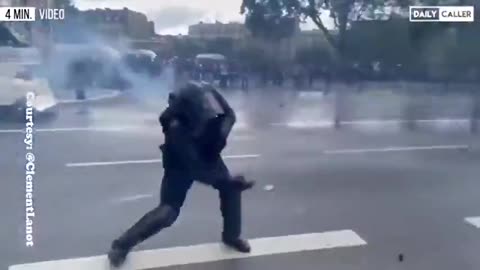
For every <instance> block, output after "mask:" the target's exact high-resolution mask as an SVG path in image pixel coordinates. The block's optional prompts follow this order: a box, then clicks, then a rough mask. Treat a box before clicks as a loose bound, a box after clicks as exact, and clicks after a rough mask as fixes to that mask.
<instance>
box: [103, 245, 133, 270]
mask: <svg viewBox="0 0 480 270" xmlns="http://www.w3.org/2000/svg"><path fill="white" fill-rule="evenodd" d="M129 252H130V250H129V249H126V248H123V247H121V246H120V245H118V242H117V240H115V241H113V243H112V247H111V248H110V251H109V252H108V261H109V262H110V265H112V266H113V267H116V268H117V267H120V266H122V265H123V263H124V262H125V260H126V259H127V255H128V253H129Z"/></svg>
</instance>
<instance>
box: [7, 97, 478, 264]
mask: <svg viewBox="0 0 480 270" xmlns="http://www.w3.org/2000/svg"><path fill="white" fill-rule="evenodd" d="M252 95H253V94H252ZM278 96H279V97H278ZM278 96H277V97H276V98H272V96H270V95H269V94H264V95H263V96H261V97H259V96H256V97H255V99H254V100H256V102H252V101H251V100H248V99H246V98H245V97H242V96H240V95H236V94H235V95H233V96H231V97H230V99H231V100H232V103H233V104H234V105H235V107H237V108H238V109H239V118H240V120H239V125H238V128H237V129H236V130H235V131H234V133H233V134H232V137H231V139H230V142H229V146H228V149H226V151H225V156H226V159H227V163H228V165H229V166H230V168H231V170H232V171H233V172H237V173H245V174H246V175H247V176H248V177H251V178H253V179H256V180H257V181H258V185H257V186H256V188H255V189H254V190H252V191H250V192H248V193H245V195H244V200H243V212H244V222H243V224H244V235H245V237H248V238H251V239H253V238H261V237H276V236H286V235H297V234H305V233H321V232H327V231H340V230H352V231H354V232H355V233H356V234H357V235H358V236H359V237H361V238H362V239H363V240H364V241H365V242H366V245H362V246H358V247H339V248H334V249H328V250H323V249H322V250H315V251H308V252H296V253H286V254H280V255H278V254H277V255H271V256H262V257H255V258H244V259H236V260H225V261H217V262H209V263H203V264H189V265H184V266H176V267H175V269H187V270H188V269H227V268H228V269H231V268H232V267H233V269H239V270H243V269H248V270H253V269H279V268H282V269H298V270H306V269H320V268H321V269H361V270H371V269H382V270H396V269H409V270H412V269H419V270H420V269H422V270H423V269H441V270H450V269H478V268H479V267H480V258H479V256H478V250H479V249H480V229H479V228H476V227H475V226H473V225H472V224H468V223H467V222H465V218H466V217H474V216H480V208H479V205H480V196H478V192H479V190H480V181H479V174H480V168H479V166H478V164H480V163H479V162H480V138H479V136H478V135H473V134H470V133H469V132H468V121H467V117H468V109H467V107H468V106H466V105H463V106H462V107H461V109H464V111H462V110H461V109H459V107H458V106H457V105H453V106H452V107H451V108H450V109H449V110H445V109H444V108H442V107H441V106H440V107H438V106H432V107H433V108H434V109H433V110H431V109H430V110H429V113H428V115H427V116H428V117H427V116H425V115H422V117H419V119H420V120H422V121H420V122H419V123H418V128H417V129H415V130H408V129H405V127H404V125H403V124H404V122H403V120H402V119H403V118H402V115H403V114H402V113H401V112H402V109H398V110H396V111H397V112H398V113H392V111H388V110H385V109H384V106H387V107H389V108H392V106H393V105H398V104H397V103H396V102H393V101H390V102H391V103H390V104H391V105H392V106H388V103H387V104H381V106H382V108H378V109H376V111H375V109H372V108H371V107H370V108H369V109H364V108H365V106H363V105H362V106H360V105H357V106H355V107H356V108H357V109H356V110H355V113H354V114H352V113H349V114H347V115H348V116H347V117H346V118H344V119H343V121H344V125H343V127H342V128H341V129H339V130H336V129H333V128H332V127H331V124H329V123H330V122H331V116H332V115H333V112H332V109H331V108H332V107H333V106H332V105H331V104H332V103H333V102H331V101H329V100H328V98H325V97H321V96H318V95H316V96H315V95H313V96H307V97H303V98H299V97H297V96H296V95H292V94H291V93H282V94H279V95H278ZM259 100H261V101H262V102H259ZM367 100H370V101H368V102H371V100H372V99H367ZM380 100H381V99H380ZM459 100H460V101H458V102H460V103H462V102H463V103H465V104H467V103H468V100H466V99H462V98H460V99H459ZM362 102H363V101H360V103H362ZM365 102H366V103H368V102H367V101H365ZM449 102H451V101H449ZM351 104H352V103H350V106H347V107H354V106H352V105H351ZM356 104H359V102H357V103H356ZM247 105H248V106H247ZM377 105H378V106H380V105H379V104H377ZM398 107H399V108H400V107H401V106H398ZM358 108H360V109H361V110H359V109H358ZM87 109H88V111H89V112H88V113H87V114H83V113H79V110H80V108H79V106H78V105H72V106H66V107H62V108H61V110H60V115H59V117H58V118H57V119H54V120H49V121H45V122H39V123H38V124H37V125H36V128H37V131H36V133H35V141H34V153H35V155H36V174H35V178H34V179H35V180H34V199H35V200H34V208H35V218H34V225H33V226H34V233H33V236H34V242H35V245H34V247H31V248H27V247H25V228H24V226H25V199H24V198H25V181H24V179H25V170H24V166H25V153H26V150H25V145H24V143H23V138H22V136H24V135H23V134H22V133H21V131H20V130H18V129H21V128H22V126H21V125H12V124H1V125H0V146H1V152H0V173H1V180H2V181H1V188H0V195H1V196H0V216H1V217H3V218H2V226H1V229H0V239H2V241H1V243H2V244H1V245H0V269H6V268H7V267H8V266H9V265H15V264H24V263H31V262H38V261H47V260H59V259H67V258H78V257H87V256H95V255H101V254H105V253H106V251H107V250H108V247H109V245H110V242H111V240H112V239H114V238H115V237H117V236H118V235H119V234H120V233H121V232H123V231H124V230H125V229H126V228H128V227H129V226H130V225H131V224H132V223H133V222H135V221H136V220H137V219H138V218H139V217H140V216H141V215H143V214H144V212H146V211H147V210H149V209H151V208H152V207H154V206H155V204H156V203H157V202H158V193H159V192H158V188H159V185H160V180H161V177H162V173H163V172H162V167H161V164H160V163H158V162H157V161H156V160H157V159H159V152H158V149H157V146H158V145H159V144H160V143H161V142H162V135H161V131H160V129H159V128H158V126H157V124H156V117H157V113H158V110H159V108H153V107H151V106H146V105H145V104H142V103H140V102H138V101H137V102H132V101H130V100H123V101H117V102H114V103H107V104H97V105H93V106H90V107H88V108H87ZM435 109H436V110H438V113H436V112H435ZM351 111H352V110H349V112H351ZM447 111H448V112H451V114H449V113H447ZM367 112H368V113H367ZM381 112H388V113H385V114H383V113H381ZM440 112H441V113H440ZM352 115H353V116H352ZM307 116H308V117H310V118H309V119H305V117H307ZM434 116H438V117H434ZM374 117H375V118H374ZM446 118H448V119H446ZM268 185H272V187H271V188H273V189H272V190H266V189H265V188H264V187H265V186H268ZM220 230H221V216H220V212H219V209H218V198H217V195H216V194H215V191H213V190H211V189H210V188H208V187H205V186H201V185H199V184H197V185H195V186H194V188H193V189H192V190H191V192H190V194H189V197H188V199H187V202H186V205H185V207H184V209H183V210H182V213H181V216H180V218H179V219H178V221H177V223H176V224H175V225H174V226H173V227H171V228H169V229H167V230H165V231H164V232H163V233H160V234H159V235H157V236H155V237H153V238H151V239H149V240H148V241H146V242H145V243H142V244H141V245H139V246H138V248H137V249H138V250H146V249H158V248H169V247H176V246H188V245H196V244H202V243H210V242H218V240H219V238H220ZM399 254H403V257H404V260H403V261H402V262H400V261H399V260H398V256H399ZM166 269H170V268H166Z"/></svg>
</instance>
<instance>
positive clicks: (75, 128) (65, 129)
mask: <svg viewBox="0 0 480 270" xmlns="http://www.w3.org/2000/svg"><path fill="white" fill-rule="evenodd" d="M135 129H145V127H141V126H119V127H65V128H36V129H34V132H69V131H125V130H135ZM24 132H25V130H24V129H0V133H24Z"/></svg>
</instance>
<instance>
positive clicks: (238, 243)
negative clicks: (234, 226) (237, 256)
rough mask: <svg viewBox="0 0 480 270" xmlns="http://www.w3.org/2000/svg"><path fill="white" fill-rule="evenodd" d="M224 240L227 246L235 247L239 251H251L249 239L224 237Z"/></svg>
mask: <svg viewBox="0 0 480 270" xmlns="http://www.w3.org/2000/svg"><path fill="white" fill-rule="evenodd" d="M222 240H223V243H224V244H225V245H226V246H228V247H230V248H233V249H234V250H236V251H238V252H242V253H250V250H251V248H250V244H249V243H248V241H247V240H244V239H242V238H235V239H229V238H223V239H222Z"/></svg>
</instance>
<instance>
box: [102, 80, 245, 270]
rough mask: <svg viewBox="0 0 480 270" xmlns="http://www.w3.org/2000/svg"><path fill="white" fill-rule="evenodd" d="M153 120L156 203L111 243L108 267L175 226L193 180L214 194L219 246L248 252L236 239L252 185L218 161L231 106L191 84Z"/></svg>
mask: <svg viewBox="0 0 480 270" xmlns="http://www.w3.org/2000/svg"><path fill="white" fill-rule="evenodd" d="M159 121H160V123H161V125H162V128H163V132H164V134H165V142H164V144H163V145H161V146H160V150H161V152H162V160H163V167H164V176H163V180H162V185H161V191H160V204H159V205H158V206H157V207H156V208H154V209H153V210H151V211H150V212H148V213H147V214H145V215H144V216H143V217H142V218H141V219H140V220H139V221H138V222H137V223H135V224H134V225H133V226H132V227H131V228H130V229H128V230H127V231H126V232H125V233H124V234H123V235H122V236H120V237H119V238H118V239H116V240H114V241H113V243H112V246H111V249H110V252H109V254H108V258H109V260H110V263H111V264H112V266H115V267H118V266H120V265H121V264H123V262H124V261H125V259H126V256H127V254H128V253H129V251H130V250H131V249H132V248H133V247H134V246H135V245H137V244H139V243H140V242H143V241H144V240H146V239H147V238H149V237H151V236H152V235H154V234H156V233H158V232H159V231H160V230H162V229H164V228H167V227H169V226H171V225H172V224H173V223H174V222H175V220H176V219H177V217H178V215H179V213H180V209H181V207H182V206H183V203H184V201H185V198H186V195H187V193H188V190H189V189H190V187H191V186H192V184H193V182H194V180H198V181H200V182H202V183H204V184H208V185H210V186H212V187H213V188H215V189H216V190H218V192H219V197H220V210H221V212H222V216H223V233H222V241H223V243H224V244H226V245H227V246H229V247H231V248H233V249H235V250H237V251H239V252H250V246H249V244H248V242H247V241H246V240H244V239H242V238H241V236H240V235H241V193H242V191H244V190H246V189H249V188H251V187H252V186H253V182H252V181H247V180H245V178H244V177H243V176H232V175H230V172H229V170H228V168H227V166H226V165H225V163H224V161H223V160H222V157H221V151H222V150H223V148H224V147H225V145H226V140H227V137H228V135H229V133H230V131H231V129H232V127H233V125H234V123H235V121H236V119H235V113H234V111H233V110H232V108H231V107H230V106H229V105H228V103H227V101H226V100H225V99H224V98H223V97H222V96H221V94H220V93H218V92H217V91H216V89H214V88H213V87H210V86H206V85H198V84H193V83H191V84H189V85H187V86H186V87H184V88H183V89H181V90H180V91H179V92H178V93H172V94H170V96H169V106H168V107H167V109H166V110H165V111H164V112H163V113H162V115H161V116H160V119H159Z"/></svg>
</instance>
